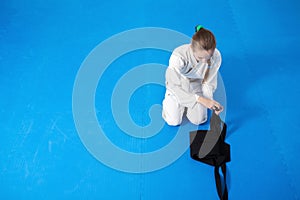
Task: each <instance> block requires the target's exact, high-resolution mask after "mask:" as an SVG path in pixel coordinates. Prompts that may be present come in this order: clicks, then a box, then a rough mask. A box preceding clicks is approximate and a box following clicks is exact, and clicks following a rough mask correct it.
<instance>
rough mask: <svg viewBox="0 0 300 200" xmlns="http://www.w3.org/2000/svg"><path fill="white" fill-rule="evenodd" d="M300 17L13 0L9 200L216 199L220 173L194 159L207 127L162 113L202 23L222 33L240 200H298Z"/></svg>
mask: <svg viewBox="0 0 300 200" xmlns="http://www.w3.org/2000/svg"><path fill="white" fill-rule="evenodd" d="M299 9H300V4H299V2H297V1H282V0H281V1H277V2H274V1H270V0H264V1H260V2H255V1H253V2H251V1H247V2H243V1H235V0H228V1H194V0H188V1H179V2H174V1H170V0H164V1H160V2H153V1H146V0H144V1H129V2H126V1H116V0H112V1H106V2H103V1H92V0H91V1H79V0H75V1H58V0H55V1H51V2H47V3H46V2H43V1H36V0H31V1H21V0H10V1H1V2H0V44H1V45H0V91H1V98H0V107H1V109H0V113H1V114H0V131H1V134H0V146H1V148H0V199H124V198H125V199H133V200H134V199H142V200H148V199H149V200H151V199H217V198H218V197H217V193H216V189H215V183H214V177H213V168H212V167H210V166H206V165H202V164H200V163H197V162H195V161H193V160H192V159H191V158H190V157H189V150H188V143H189V141H188V139H189V138H188V137H189V134H188V132H189V131H191V130H195V129H206V128H208V127H209V124H208V123H206V124H204V125H201V126H200V127H196V126H193V125H191V124H189V123H188V122H187V120H185V121H184V124H183V126H182V127H181V128H179V127H169V126H167V125H166V124H164V123H163V120H162V119H161V117H160V111H161V107H160V105H161V102H162V99H163V95H164V91H165V88H164V87H163V85H162V84H163V80H164V69H165V68H166V66H167V65H168V59H169V56H170V53H171V52H170V49H172V48H175V47H176V46H177V45H179V44H181V43H184V42H186V41H187V42H188V41H189V40H188V39H189V37H191V36H192V34H193V32H194V26H195V25H196V24H202V25H203V26H205V27H207V28H208V29H210V30H212V31H213V32H214V33H215V35H216V38H217V43H218V44H217V47H218V49H219V50H220V51H221V53H222V58H223V63H222V67H221V69H220V77H219V78H220V81H219V83H222V82H223V83H224V84H221V85H223V86H224V87H220V88H219V90H218V94H220V95H219V96H218V98H223V99H222V100H223V101H224V102H225V103H226V113H223V115H222V117H223V119H224V120H225V121H226V123H227V124H228V137H227V142H228V143H230V144H231V148H232V152H231V153H232V155H231V156H232V161H231V162H230V163H229V164H228V170H229V174H228V175H229V180H228V186H229V198H230V199H244V200H246V199H249V200H252V199H261V200H265V199H299V198H300V186H299V185H300V172H299V170H298V169H299V168H300V162H299V161H298V159H297V158H298V156H297V152H300V147H299V145H298V144H299V140H300V136H299V132H300V126H299V123H298V119H299V118H300V114H299V109H298V99H299V97H300V89H299V84H298V83H297V81H298V80H299V78H300V68H299V66H300V61H299V59H298V56H299V50H298V47H299V44H300V38H299V35H300V28H299V27H300V22H299V20H298V19H299V18H300V15H299V12H298V11H299ZM145 30H146V32H143V31H145ZM131 31H133V32H131ZM138 31H142V32H138ZM137 33H138V34H137ZM126 34H129V36H126ZM134 34H136V35H134ZM124 35H125V36H126V37H125V38H127V39H128V40H127V41H126V40H120V41H118V40H117V39H118V38H119V37H123V36H124ZM152 37H153V39H151V38H152ZM135 38H136V41H135V40H134V39H135ZM155 39H156V40H155ZM115 41H117V43H114V45H112V42H115ZM105 42H107V43H105ZM152 42H153V43H152ZM105 45H106V46H105ZM131 45H133V46H131ZM151 45H153V46H151ZM102 47H105V49H107V51H103V50H101V49H100V50H99V48H102ZM128 47H130V48H131V49H126V48H128ZM138 47H139V48H138ZM134 48H135V49H134ZM118 51H121V53H119V54H117V55H116V56H115V57H114V58H110V57H109V56H110V55H113V54H115V53H116V52H118ZM99 53H100V54H99ZM101 55H105V56H103V57H101ZM106 55H107V56H106ZM93 56H94V57H93ZM93 58H94V59H96V60H94V61H95V62H94V61H93V60H91V59H93ZM106 61H107V62H108V63H107V66H105V68H103V66H101V63H105V62H106ZM86 66H90V67H91V68H85V67H86ZM151 66H152V67H151ZM84 69H87V70H90V69H92V70H91V71H89V73H87V75H88V76H86V77H84V78H83V79H80V77H81V75H82V74H84V73H85V71H84ZM101 70H102V71H101ZM221 78H222V79H221ZM77 86H78V87H77ZM117 86H118V87H117ZM93 87H94V90H93V91H92V90H91V88H93ZM222 88H223V89H224V90H222ZM90 90H91V91H90ZM224 91H225V92H226V98H225V97H224ZM224 98H225V99H224ZM85 100H87V102H85ZM88 100H91V101H89V102H88ZM81 102H84V103H83V105H84V106H85V105H89V106H90V107H84V106H81V104H80V103H81ZM85 103H86V104H85ZM153 105H154V106H153ZM124 126H125V127H124ZM127 126H128V127H127ZM82 130H83V131H82ZM131 130H134V131H131ZM97 131H98V132H99V131H102V133H103V134H102V136H101V137H102V138H100V139H99V140H97V138H99V136H100V134H98V133H97ZM106 140H107V141H109V143H105V142H104V141H106ZM91 144H92V145H91ZM107 144H110V146H107ZM172 145H173V146H172ZM174 147H178V148H174ZM123 155H125V156H123Z"/></svg>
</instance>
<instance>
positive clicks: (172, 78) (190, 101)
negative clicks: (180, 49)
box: [166, 55, 197, 108]
mask: <svg viewBox="0 0 300 200" xmlns="http://www.w3.org/2000/svg"><path fill="white" fill-rule="evenodd" d="M185 64H186V63H185V61H184V60H183V59H182V58H180V57H178V56H176V55H172V56H171V57H170V61H169V67H168V69H167V71H166V87H167V89H168V90H170V92H172V93H173V94H174V95H175V97H176V98H177V100H178V102H179V103H180V104H181V105H183V106H185V107H189V108H192V107H194V106H195V104H196V103H197V101H196V98H195V94H192V93H190V92H188V91H186V90H184V89H183V87H182V86H183V85H182V84H183V82H186V81H187V80H184V77H183V76H182V75H181V74H180V72H181V71H184V70H185V68H186V66H185Z"/></svg>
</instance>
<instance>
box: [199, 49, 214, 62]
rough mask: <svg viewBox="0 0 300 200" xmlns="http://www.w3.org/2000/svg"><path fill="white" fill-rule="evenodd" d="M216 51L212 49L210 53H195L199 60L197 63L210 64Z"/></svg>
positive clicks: (201, 51) (203, 51) (200, 51)
mask: <svg viewBox="0 0 300 200" xmlns="http://www.w3.org/2000/svg"><path fill="white" fill-rule="evenodd" d="M214 51H215V50H214V49H210V50H208V51H206V50H204V49H203V50H198V51H195V52H194V57H195V59H196V60H197V62H199V61H201V62H203V63H209V62H210V59H211V57H212V56H213V54H214Z"/></svg>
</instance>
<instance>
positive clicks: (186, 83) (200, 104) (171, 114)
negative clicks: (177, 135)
mask: <svg viewBox="0 0 300 200" xmlns="http://www.w3.org/2000/svg"><path fill="white" fill-rule="evenodd" d="M220 65H221V54H220V52H219V51H218V50H217V49H216V39H215V36H214V35H213V33H212V32H210V31H209V30H207V29H205V28H203V27H202V26H200V25H198V26H196V33H195V34H194V35H193V38H192V41H191V44H185V45H182V46H180V47H178V48H176V49H175V50H174V51H173V53H172V55H171V57H170V60H169V67H168V68H167V71H166V94H165V98H164V100H163V111H162V117H163V118H164V120H165V121H166V122H167V123H168V124H169V125H171V126H177V125H180V124H181V122H182V116H183V114H184V111H185V110H186V116H187V118H188V119H189V121H190V122H191V123H193V124H196V125H199V124H202V123H204V122H206V120H207V108H209V109H211V110H214V112H216V114H219V113H220V112H222V111H223V106H222V105H221V104H220V103H218V102H217V101H215V100H213V93H214V91H215V90H216V87H217V75H218V70H219V68H220Z"/></svg>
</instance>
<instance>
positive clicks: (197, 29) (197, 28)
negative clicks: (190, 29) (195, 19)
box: [195, 25, 203, 32]
mask: <svg viewBox="0 0 300 200" xmlns="http://www.w3.org/2000/svg"><path fill="white" fill-rule="evenodd" d="M201 28H203V26H201V25H197V26H196V27H195V32H198V31H199V30H200V29H201Z"/></svg>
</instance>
